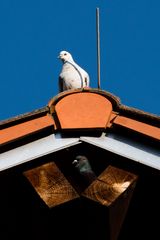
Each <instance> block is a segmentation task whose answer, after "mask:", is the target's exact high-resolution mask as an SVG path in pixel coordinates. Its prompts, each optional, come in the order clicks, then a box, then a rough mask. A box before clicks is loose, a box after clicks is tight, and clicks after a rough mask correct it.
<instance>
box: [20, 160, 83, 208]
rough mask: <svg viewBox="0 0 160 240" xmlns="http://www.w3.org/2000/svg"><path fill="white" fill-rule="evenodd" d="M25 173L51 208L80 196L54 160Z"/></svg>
mask: <svg viewBox="0 0 160 240" xmlns="http://www.w3.org/2000/svg"><path fill="white" fill-rule="evenodd" d="M24 175H25V176H26V177H27V179H28V180H29V181H30V183H31V184H32V186H33V187H34V189H35V190H36V192H37V193H38V194H39V196H40V197H41V198H42V199H43V201H44V202H45V203H46V204H47V205H48V207H50V208H51V207H55V206H57V205H59V204H62V203H65V202H68V201H70V200H73V199H75V198H77V197H79V195H78V194H77V192H76V191H75V189H74V188H73V187H72V186H71V185H70V183H69V182H68V181H67V179H66V178H65V176H64V175H63V173H62V172H61V171H60V169H59V168H58V167H57V166H56V164H55V163H54V162H50V163H46V164H43V165H42V166H40V167H36V168H34V169H31V170H28V171H26V172H24Z"/></svg>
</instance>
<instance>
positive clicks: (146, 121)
mask: <svg viewBox="0 0 160 240" xmlns="http://www.w3.org/2000/svg"><path fill="white" fill-rule="evenodd" d="M159 126H160V117H159V116H157V115H154V114H150V113H147V112H143V111H140V110H138V109H134V108H130V107H128V106H124V105H122V104H121V103H120V99H119V98H118V97H116V96H114V95H113V94H111V93H109V92H106V91H103V90H99V89H92V88H91V89H90V88H87V89H83V90H81V89H80V90H70V91H65V92H62V93H60V94H58V95H57V96H55V97H53V98H52V99H51V100H50V101H49V103H48V105H47V106H45V107H43V108H41V109H38V110H35V111H33V112H29V113H25V114H23V115H19V116H15V117H14V118H11V119H7V120H4V121H1V122H0V128H1V135H0V144H2V145H3V146H4V145H6V144H10V143H13V142H16V141H17V140H22V139H24V138H26V137H27V136H30V135H34V134H37V133H40V132H42V131H46V130H48V131H50V132H51V133H53V132H63V131H72V130H75V131H77V130H81V131H82V130H85V131H86V130H87V131H93V130H94V131H101V132H103V131H104V132H105V131H108V130H109V129H112V130H113V129H119V128H123V129H126V130H127V131H128V130H129V131H131V132H134V133H138V134H141V135H143V136H145V137H149V138H151V139H152V140H153V139H154V140H156V141H159V140H160V128H159Z"/></svg>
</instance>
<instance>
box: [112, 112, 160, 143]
mask: <svg viewBox="0 0 160 240" xmlns="http://www.w3.org/2000/svg"><path fill="white" fill-rule="evenodd" d="M113 123H114V124H116V125H120V126H123V127H126V128H129V129H132V130H134V131H136V132H139V133H142V134H144V135H147V136H150V137H152V138H155V139H158V140H160V128H158V127H154V126H151V125H149V124H146V123H143V122H139V121H136V120H134V119H130V118H127V117H122V116H117V117H116V118H115V119H114V120H113Z"/></svg>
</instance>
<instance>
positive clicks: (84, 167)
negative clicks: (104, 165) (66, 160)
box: [72, 155, 97, 183]
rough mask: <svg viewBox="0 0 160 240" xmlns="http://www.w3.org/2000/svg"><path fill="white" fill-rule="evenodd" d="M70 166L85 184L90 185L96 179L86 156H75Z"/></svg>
mask: <svg viewBox="0 0 160 240" xmlns="http://www.w3.org/2000/svg"><path fill="white" fill-rule="evenodd" d="M72 164H73V166H74V167H75V169H76V170H77V172H78V173H79V174H80V175H81V176H82V179H83V180H85V182H86V183H91V182H93V181H94V180H95V179H96V178H97V176H96V174H95V173H94V171H93V170H92V167H91V165H90V163H89V160H88V159H87V157H86V156H81V155H78V156H76V158H75V160H74V161H73V162H72Z"/></svg>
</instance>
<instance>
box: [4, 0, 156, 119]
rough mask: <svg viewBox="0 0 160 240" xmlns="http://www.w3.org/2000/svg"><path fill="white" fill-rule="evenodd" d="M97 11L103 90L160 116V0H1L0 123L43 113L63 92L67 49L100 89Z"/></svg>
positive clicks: (94, 85) (135, 106) (94, 86)
mask: <svg viewBox="0 0 160 240" xmlns="http://www.w3.org/2000/svg"><path fill="white" fill-rule="evenodd" d="M96 7H99V10H100V39H101V40H100V45H101V89H103V90H106V91H108V92H110V93H112V94H114V95H115V96H118V97H119V98H120V99H121V103H122V104H124V105H127V106H129V107H134V108H138V109H140V110H143V111H145V112H149V113H153V114H156V115H160V106H159V105H160V101H159V100H160V1H159V0H129V1H128V0H101V1H96V0H78V1H75V0H67V1H65V0H58V1H54V0H1V1H0V83H1V85H0V88H1V91H0V104H1V111H0V120H5V119H8V118H11V117H14V116H17V115H20V114H23V113H27V112H31V111H33V110H36V109H39V108H42V107H44V106H46V105H47V104H48V102H49V100H50V99H51V98H52V97H54V96H55V95H57V93H58V75H59V73H60V70H61V67H62V64H61V62H60V61H59V59H57V56H58V54H59V52H60V51H61V50H67V51H69V52H70V53H71V54H72V56H73V58H74V60H75V61H76V62H77V63H78V64H79V65H80V66H81V67H83V68H84V69H85V70H86V71H87V72H88V73H89V75H90V81H91V83H90V86H91V87H93V88H97V57H96Z"/></svg>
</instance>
